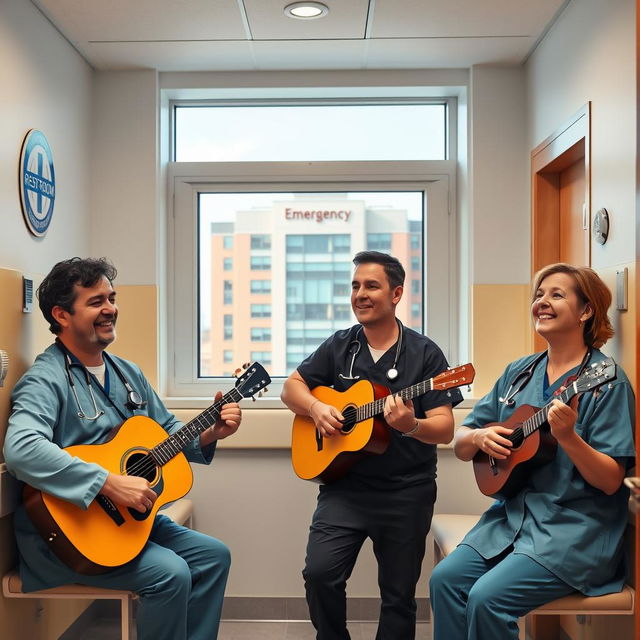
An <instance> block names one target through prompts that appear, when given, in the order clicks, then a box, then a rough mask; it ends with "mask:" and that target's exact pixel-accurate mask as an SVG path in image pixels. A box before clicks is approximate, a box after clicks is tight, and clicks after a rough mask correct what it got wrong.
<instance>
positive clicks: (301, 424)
mask: <svg viewBox="0 0 640 640" xmlns="http://www.w3.org/2000/svg"><path fill="white" fill-rule="evenodd" d="M474 376H475V370H474V368H473V365H471V364H465V365H463V366H461V367H456V368H454V369H448V370H447V371H445V372H443V373H441V374H440V375H438V376H436V377H435V378H430V379H429V380H425V381H424V382H419V383H417V384H414V385H413V386H411V387H407V388H406V389H402V391H398V392H397V393H396V395H397V396H399V397H400V398H402V399H403V400H410V399H412V398H415V397H417V396H421V395H423V394H425V393H427V392H428V391H433V390H441V391H443V390H445V389H453V388H455V387H460V386H462V385H465V384H471V382H473V378H474ZM390 393H391V392H390V390H389V389H387V388H386V387H384V386H382V385H378V384H373V383H372V382H369V381H368V380H360V381H359V382H356V383H355V384H354V385H353V386H351V387H349V389H347V390H346V391H342V392H340V391H336V390H335V389H332V388H331V387H322V386H320V387H316V388H315V389H313V390H312V391H311V394H312V395H313V396H314V397H315V398H317V399H318V400H320V401H321V402H324V403H326V404H329V405H331V406H332V407H335V408H336V409H338V410H339V411H340V413H342V415H343V417H344V423H343V425H342V428H341V429H340V431H339V433H338V434H336V435H334V436H332V437H330V438H324V437H323V436H321V435H320V433H319V431H318V430H317V429H316V426H315V423H314V422H313V420H312V419H311V418H310V417H307V416H299V415H296V416H295V418H294V420H293V433H292V438H291V461H292V464H293V469H294V471H295V472H296V474H297V475H298V477H300V478H302V479H303V480H311V481H313V482H319V483H321V484H324V483H327V482H332V481H334V480H337V479H338V478H341V477H342V476H344V475H345V474H346V473H347V472H348V471H349V469H351V467H353V465H354V464H355V463H356V462H358V460H360V459H361V458H362V457H363V456H364V455H367V454H381V453H384V452H385V451H386V449H387V446H388V445H389V439H390V435H389V427H388V426H387V424H386V423H385V422H384V420H383V419H381V418H379V417H378V416H380V414H382V413H383V410H384V400H385V398H386V397H387V396H388V395H389V394H390Z"/></svg>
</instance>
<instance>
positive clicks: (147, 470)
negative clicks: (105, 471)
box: [124, 388, 242, 477]
mask: <svg viewBox="0 0 640 640" xmlns="http://www.w3.org/2000/svg"><path fill="white" fill-rule="evenodd" d="M234 393H235V394H237V395H238V396H239V397H238V398H235V399H234V398H233V396H232V394H234ZM227 396H229V397H227ZM241 399H242V394H241V393H240V392H239V391H238V390H237V388H234V389H231V391H229V392H228V393H227V394H225V395H224V397H222V398H220V400H218V401H217V402H214V403H213V404H212V405H211V406H210V407H209V408H208V409H205V410H204V411H203V412H202V413H201V414H200V415H198V416H196V417H195V418H194V419H193V420H191V421H190V422H188V423H187V424H185V425H183V426H182V427H181V428H180V429H178V431H176V432H175V433H172V434H171V435H170V436H169V437H167V438H165V439H164V440H163V441H162V442H159V443H158V444H157V445H156V446H155V447H153V448H152V449H151V450H150V452H149V453H148V454H144V458H143V459H142V460H139V461H138V462H136V463H135V464H134V465H132V466H131V468H130V469H127V471H126V473H125V474H124V475H127V476H131V475H133V476H142V477H144V476H145V475H147V474H151V473H152V472H154V471H155V469H156V467H158V466H163V465H164V464H166V463H167V462H168V461H169V460H171V459H172V458H173V457H175V455H176V454H178V453H180V451H181V450H182V449H183V448H184V446H186V445H187V444H189V443H190V442H191V441H192V440H194V439H195V436H197V435H199V434H201V433H202V432H203V431H205V430H206V429H207V428H208V427H209V426H211V423H210V422H205V423H203V418H204V417H205V415H206V417H211V415H210V414H218V415H217V416H215V419H216V420H217V419H218V417H219V415H220V408H221V407H222V406H223V405H224V404H227V403H228V402H229V401H231V402H234V401H235V402H237V401H238V400H241ZM195 424H197V428H196V429H195V431H194V434H195V435H194V436H193V437H191V438H188V439H185V440H182V441H181V442H179V439H180V438H181V437H182V435H181V434H187V433H189V435H191V431H192V429H193V426H194V425H195ZM178 444H182V446H181V447H180V448H178V449H177V450H176V451H174V452H173V453H172V455H170V456H169V457H168V458H167V459H166V460H165V461H164V462H163V463H162V464H160V465H158V463H157V462H156V460H155V459H154V457H153V453H154V452H155V453H158V452H160V453H162V454H164V453H165V450H166V449H169V451H167V453H171V449H172V448H174V447H175V446H176V445H178Z"/></svg>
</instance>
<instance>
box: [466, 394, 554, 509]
mask: <svg viewBox="0 0 640 640" xmlns="http://www.w3.org/2000/svg"><path fill="white" fill-rule="evenodd" d="M537 411H538V409H537V408H536V407H532V406H531V405H528V404H523V405H522V406H520V407H518V408H517V409H516V410H515V411H514V413H513V415H512V416H511V417H510V418H509V419H508V420H507V421H506V422H504V423H501V422H492V423H491V424H488V425H486V426H487V427H491V426H503V427H507V428H509V429H517V428H518V427H521V426H522V423H523V422H525V420H527V419H528V418H530V417H531V416H533V415H534V414H535V413H536V412H537ZM507 438H509V436H507ZM510 439H511V438H510ZM513 442H514V444H513V448H512V450H511V455H510V456H508V457H507V458H506V459H505V460H498V459H494V465H492V464H491V462H490V459H489V456H488V455H487V454H486V453H484V452H483V451H478V453H476V455H475V456H474V458H473V472H474V473H475V476H476V482H477V483H478V488H479V489H480V491H481V492H482V493H484V494H485V495H486V496H491V497H493V498H497V499H505V498H511V497H512V496H514V495H516V494H517V493H518V492H519V491H520V490H521V489H522V487H523V486H524V485H525V483H526V481H527V478H528V477H529V476H530V475H531V472H532V470H533V469H535V468H536V467H538V466H540V465H543V464H546V463H547V462H550V461H551V460H553V459H554V458H555V455H556V450H557V447H558V442H557V440H556V439H555V438H554V437H553V435H552V434H551V432H550V431H549V427H548V426H546V427H543V428H540V429H537V430H536V431H534V432H533V433H532V434H531V435H529V436H528V437H526V438H524V439H522V438H520V439H518V438H517V437H516V438H514V439H513Z"/></svg>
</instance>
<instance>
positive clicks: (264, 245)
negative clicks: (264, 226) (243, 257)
mask: <svg viewBox="0 0 640 640" xmlns="http://www.w3.org/2000/svg"><path fill="white" fill-rule="evenodd" d="M251 248H252V249H271V236H270V235H264V234H262V235H256V234H252V235H251Z"/></svg>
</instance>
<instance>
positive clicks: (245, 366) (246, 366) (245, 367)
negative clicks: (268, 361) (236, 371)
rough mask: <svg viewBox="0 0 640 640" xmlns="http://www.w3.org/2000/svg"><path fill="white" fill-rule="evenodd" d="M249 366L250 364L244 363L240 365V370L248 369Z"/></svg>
mask: <svg viewBox="0 0 640 640" xmlns="http://www.w3.org/2000/svg"><path fill="white" fill-rule="evenodd" d="M249 364H250V363H249V362H245V363H244V364H243V365H242V368H243V369H248V368H249Z"/></svg>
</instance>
